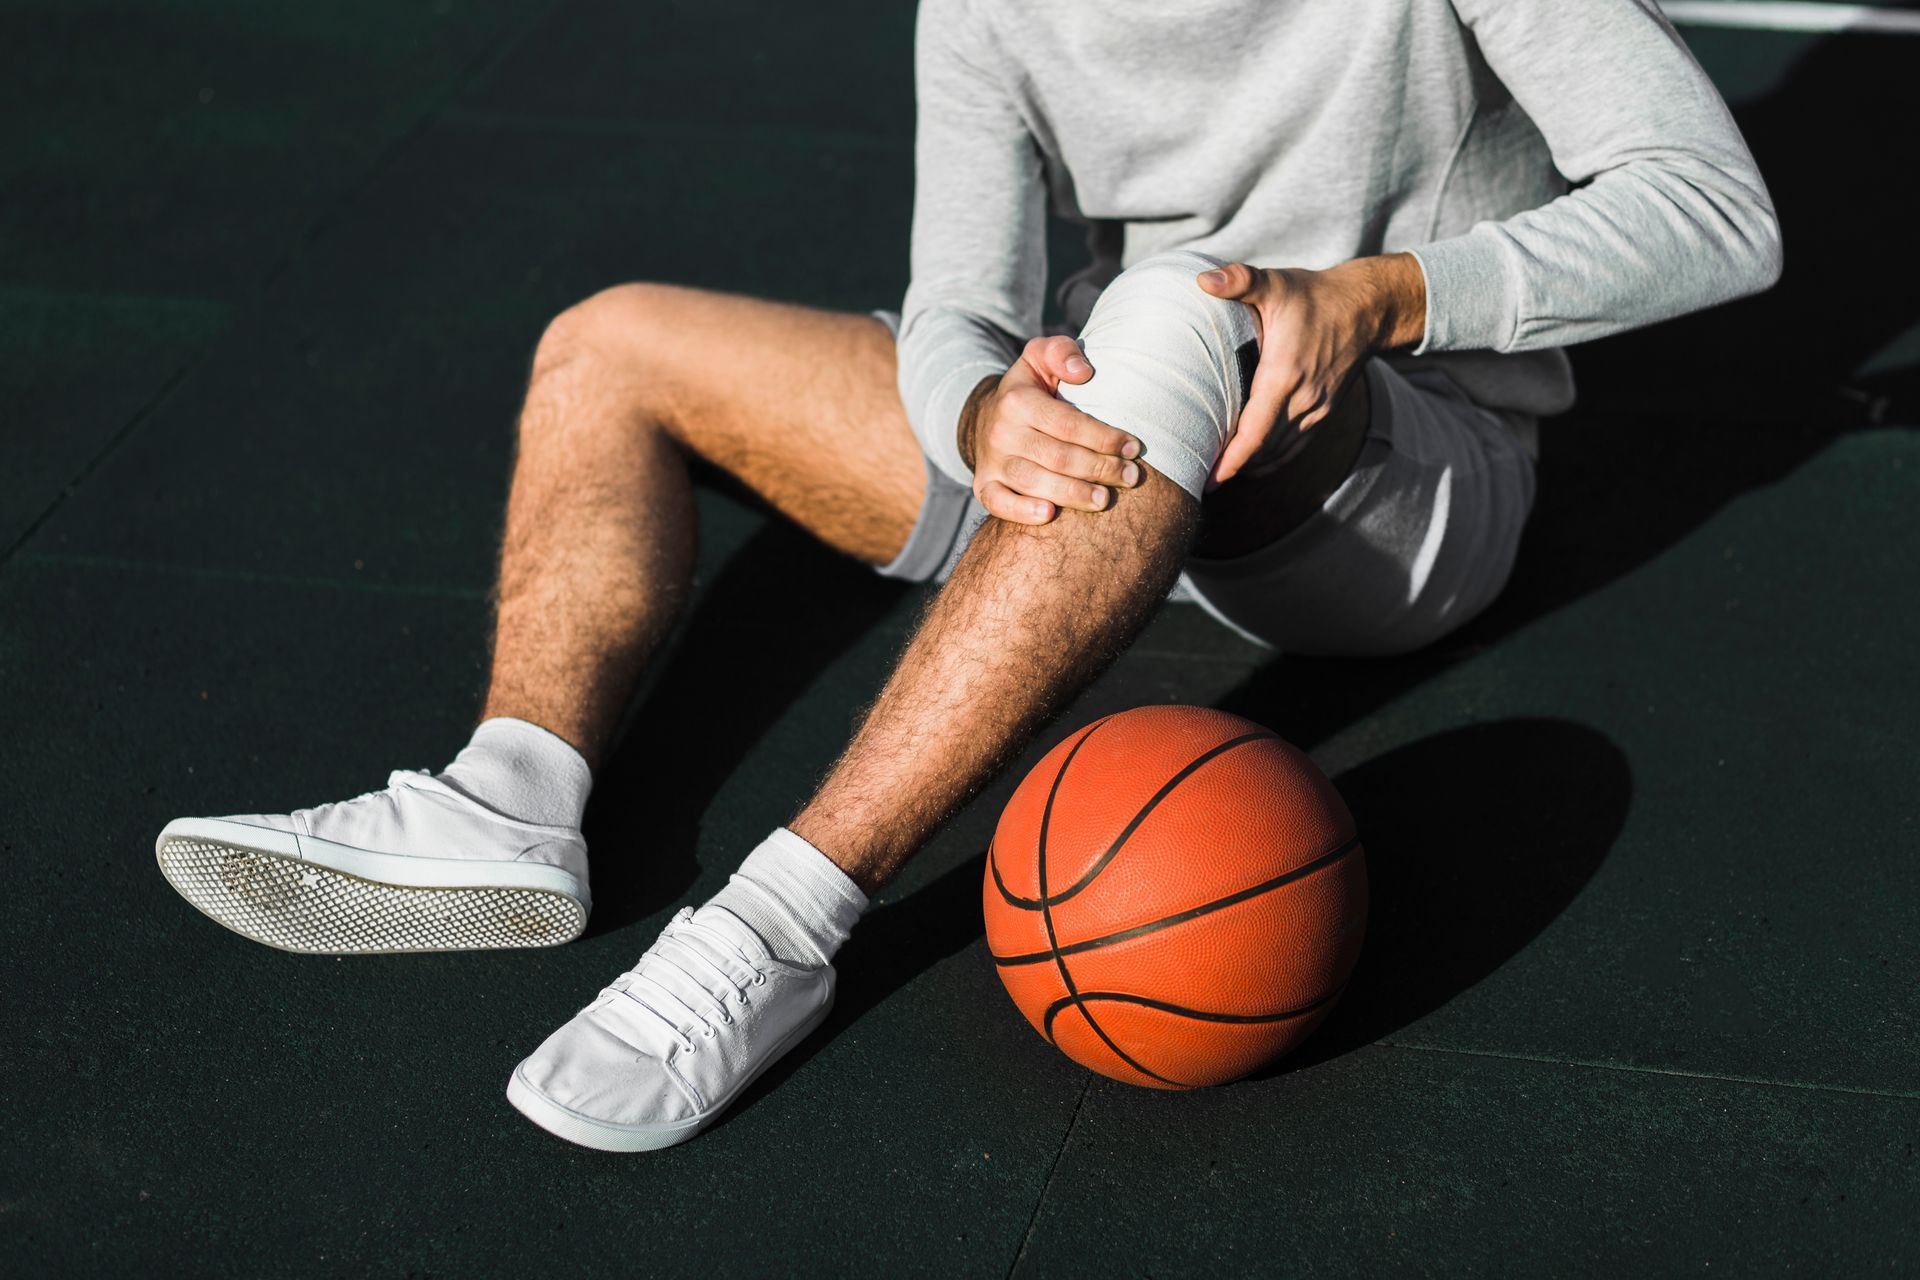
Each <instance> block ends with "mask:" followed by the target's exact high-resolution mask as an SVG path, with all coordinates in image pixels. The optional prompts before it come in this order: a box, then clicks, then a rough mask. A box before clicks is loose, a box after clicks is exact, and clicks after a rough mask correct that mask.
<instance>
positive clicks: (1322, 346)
mask: <svg viewBox="0 0 1920 1280" xmlns="http://www.w3.org/2000/svg"><path fill="white" fill-rule="evenodd" d="M1199 280H1200V287H1201V288H1202V289H1203V290H1205V291H1206V292H1208V293H1210V294H1212V295H1213V296H1214V297H1216V298H1228V299H1232V300H1235V301H1239V302H1244V303H1246V304H1247V305H1248V306H1250V307H1252V308H1253V309H1254V311H1255V312H1256V313H1258V315H1259V317H1260V364H1259V367H1258V368H1257V369H1255V371H1254V375H1253V387H1252V389H1251V390H1250V391H1249V393H1248V395H1247V403H1246V407H1245V408H1243V409H1242V410H1241V411H1240V422H1239V424H1238V426H1237V427H1236V428H1235V429H1234V433H1233V438H1232V439H1230V440H1228V441H1227V447H1226V448H1225V449H1224V450H1222V451H1221V454H1220V458H1219V460H1218V461H1217V462H1215V463H1214V467H1213V476H1212V481H1213V483H1214V484H1225V483H1226V482H1227V481H1229V480H1231V479H1233V477H1234V476H1235V475H1236V474H1237V473H1238V472H1239V471H1240V469H1241V468H1242V467H1244V466H1246V465H1247V463H1248V462H1250V461H1252V460H1253V458H1254V456H1255V455H1256V454H1258V453H1259V452H1260V451H1261V449H1262V447H1264V446H1266V445H1268V444H1269V443H1271V445H1272V446H1273V447H1274V448H1275V449H1281V448H1284V447H1285V445H1286V442H1287V441H1288V440H1289V439H1291V437H1292V433H1294V432H1297V431H1307V430H1310V429H1312V428H1313V427H1314V426H1316V425H1317V424H1318V423H1319V422H1320V421H1321V420H1322V419H1323V418H1325V417H1326V416H1327V414H1328V413H1330V412H1331V411H1332V409H1333V406H1334V404H1335V402H1337V401H1338V400H1339V398H1340V396H1341V394H1342V393H1343V392H1345V391H1346V389H1347V384H1348V383H1349V382H1351V381H1352V380H1353V376H1354V375H1355V374H1356V373H1358V372H1359V370H1360V367H1361V365H1362V364H1363V363H1364V362H1365V361H1366V359H1367V357H1369V356H1371V355H1375V354H1377V353H1379V352H1382V351H1390V350H1393V349H1395V348H1398V347H1411V346H1416V345H1418V344H1419V342H1420V339H1421V337H1422V335H1423V334H1424V332H1425V330H1426V318H1427V291H1426V276H1425V275H1424V274H1423V273H1422V272H1421V270H1420V264H1419V262H1418V260H1416V259H1415V258H1414V257H1413V255H1412V254H1407V253H1395V254H1388V255H1386V256H1384V257H1378V258H1356V259H1354V260H1353V261H1351V262H1343V263H1341V264H1340V265H1339V266H1337V267H1330V268H1328V269H1327V270H1325V271H1306V270H1301V269H1299V268H1283V269H1276V268H1272V267H1250V266H1248V265H1247V264H1246V263H1244V262H1235V263H1230V264H1229V265H1227V266H1225V267H1221V268H1219V269H1218V270H1215V271H1203V272H1201V273H1200V277H1199Z"/></svg>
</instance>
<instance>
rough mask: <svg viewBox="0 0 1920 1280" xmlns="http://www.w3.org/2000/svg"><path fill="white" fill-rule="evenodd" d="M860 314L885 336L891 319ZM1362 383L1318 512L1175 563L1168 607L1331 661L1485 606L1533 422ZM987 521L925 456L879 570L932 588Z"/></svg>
mask: <svg viewBox="0 0 1920 1280" xmlns="http://www.w3.org/2000/svg"><path fill="white" fill-rule="evenodd" d="M874 315H876V316H877V317H878V318H879V319H881V320H882V321H883V322H885V323H886V324H887V325H888V326H889V327H890V328H892V329H893V330H894V332H895V333H898V332H899V316H898V315H897V314H895V313H893V312H882V311H876V312H875V313H874ZM1098 367H1099V366H1098V364H1096V368H1098ZM1366 377H1367V379H1368V382H1369V389H1370V390H1371V391H1372V393H1373V394H1372V399H1373V409H1372V413H1373V417H1372V421H1371V423H1370V424H1369V426H1368V430H1367V439H1366V443H1365V444H1364V445H1363V446H1362V447H1361V451H1360V456H1359V460H1358V462H1357V463H1356V465H1355V466H1354V469H1353V473H1352V474H1351V475H1349V476H1348V477H1347V479H1346V481H1345V482H1344V483H1343V484H1341V486H1340V487H1339V488H1338V489H1336V490H1335V491H1334V492H1333V494H1332V495H1331V496H1330V497H1328V499H1327V501H1326V503H1325V505H1324V506H1323V507H1322V508H1321V509H1320V510H1319V511H1317V512H1315V513H1314V514H1313V515H1312V516H1309V517H1308V518H1307V520H1306V522H1305V523H1304V524H1302V525H1301V526H1300V527H1299V528H1297V529H1295V530H1293V531H1292V532H1291V533H1288V534H1287V535H1285V536H1284V537H1282V538H1280V539H1279V540H1278V541H1276V542H1273V543H1270V544H1269V545H1267V546H1265V547H1262V548H1261V549H1260V550H1258V551H1255V552H1252V553H1250V554H1248V555H1244V556H1238V557H1235V558H1234V559H1231V560H1206V559H1201V558H1199V557H1189V558H1188V560H1187V563H1186V566H1185V568H1184V571H1183V572H1182V573H1181V575H1180V580H1179V583H1178V584H1177V585H1176V586H1175V588H1174V590H1173V593H1172V595H1171V596H1170V597H1169V598H1170V599H1172V600H1176V601H1188V602H1192V603H1195V604H1198V605H1199V606H1200V607H1201V608H1202V609H1205V610H1206V611H1207V612H1208V613H1209V614H1211V615H1212V616H1213V617H1215V618H1217V619H1219V620H1220V621H1221V622H1223V623H1225V624H1226V625H1227V626H1229V627H1231V628H1233V629H1234V630H1235V631H1237V632H1239V633H1241V634H1242V635H1244V636H1246V637H1248V638H1249V639H1252V640H1254V641H1256V642H1258V643H1260V644H1264V645H1268V646H1270V647H1273V648H1276V649H1280V650H1282V651H1285V652H1290V653H1301V654H1322V655H1336V656H1363V655H1383V654H1395V653H1406V652H1409V651H1411V650H1414V649H1418V648H1420V647H1422V646H1424V645H1427V644H1431V643H1432V642H1433V641H1435V640H1438V639H1439V638H1440V637H1442V636H1444V635H1446V634H1447V633H1448V632H1449V631H1452V630H1453V629H1455V628H1456V627H1459V626H1460V625H1461V624H1463V623H1465V622H1467V621H1468V620H1469V619H1471V618H1473V617H1474V616H1475V615H1477V614H1478V613H1480V611H1481V610H1483V609H1485V608H1486V607H1487V606H1488V605H1489V604H1491V603H1493V600H1494V598H1495V597H1496V596H1498V595H1499V594H1500V590H1501V588H1502V587H1504V586H1505V585H1506V582H1507V577H1508V575H1509V573H1511V571H1512V569H1513V561H1514V554H1515V552H1516V550H1517V549H1518V547H1519V543H1520V532H1521V529H1522V528H1523V527H1524V526H1525V524H1526V521H1527V515H1528V513H1529V512H1530V511H1531V510H1532V509H1533V493H1534V475H1533V457H1532V452H1531V447H1532V444H1531V442H1532V433H1533V430H1534V423H1533V421H1532V420H1531V419H1529V418H1524V417H1521V416H1518V415H1512V414H1500V413H1496V412H1494V411H1492V410H1489V409H1485V408H1482V407H1480V406H1478V405H1476V404H1474V403H1473V402H1472V401H1471V400H1469V399H1468V398H1467V396H1466V394H1465V393H1464V392H1463V391H1461V390H1460V388H1459V387H1458V386H1457V385H1456V384H1455V383H1454V382H1453V380H1452V379H1451V378H1449V377H1447V376H1446V375H1445V374H1444V373H1441V372H1438V371H1435V370H1409V371H1402V370H1399V369H1396V368H1394V367H1392V366H1390V365H1388V364H1385V363H1384V362H1382V361H1380V360H1372V361H1369V362H1368V364H1367V366H1366ZM1096 416H1097V415H1096ZM1116 425H1121V424H1116ZM1125 425H1126V426H1127V429H1129V430H1135V434H1139V432H1138V431H1137V430H1136V429H1135V424H1125ZM1151 449H1152V446H1151V445H1150V446H1149V451H1150V452H1151ZM986 517H987V513H986V510H985V509H984V508H983V507H981V505H980V503H979V501H978V500H977V499H975V498H974V496H973V494H972V492H971V490H969V489H968V488H967V487H966V486H965V485H963V484H961V483H959V482H958V481H956V480H954V479H952V478H951V477H949V476H948V475H947V474H946V473H945V472H943V471H941V470H939V469H938V468H937V467H935V466H934V465H933V463H932V461H931V460H929V461H928V462H927V492H926V497H925V499H924V500H923V501H922V502H921V506H920V514H919V517H918V519H916V520H915V521H914V526H913V532H912V534H911V535H910V536H909V537H908V539H907V544H906V546H905V547H903V548H902V549H901V551H900V554H899V555H898V556H896V557H895V558H894V559H893V561H892V562H891V563H889V564H887V565H884V566H882V567H881V569H880V572H881V573H883V574H885V575H887V576H888V577H894V578H905V579H908V580H911V581H915V582H926V581H944V580H945V579H946V576H947V574H948V573H949V572H951V571H952V569H953V566H954V564H955V563H956V562H957V561H958V560H959V558H960V554H961V553H962V552H963V551H965V550H966V546H967V542H968V540H969V539H971V538H972V536H973V533H974V530H975V529H977V528H979V526H980V523H981V521H983V520H985V519H986Z"/></svg>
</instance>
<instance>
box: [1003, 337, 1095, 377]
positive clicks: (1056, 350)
mask: <svg viewBox="0 0 1920 1280" xmlns="http://www.w3.org/2000/svg"><path fill="white" fill-rule="evenodd" d="M1020 358H1021V359H1022V360H1024V361H1026V362H1027V363H1028V364H1029V365H1031V366H1032V367H1033V368H1034V369H1035V370H1036V371H1037V372H1038V373H1039V374H1040V375H1041V376H1042V377H1043V378H1044V379H1045V380H1046V383H1047V389H1048V390H1049V391H1051V390H1053V389H1054V388H1055V387H1058V386H1059V385H1060V384H1061V383H1063V382H1069V383H1079V382H1085V381H1086V380H1087V379H1088V378H1091V377H1092V376H1093V366H1092V365H1091V364H1089V363H1087V357H1086V353H1085V352H1083V351H1081V350H1080V344H1079V343H1077V342H1075V341H1074V340H1073V339H1072V338H1069V337H1067V336H1065V335H1064V334H1062V335H1059V336H1056V337H1052V338H1035V339H1033V340H1032V341H1030V342H1028V343H1027V345H1026V348H1025V349H1024V350H1023V351H1022V352H1021V353H1020Z"/></svg>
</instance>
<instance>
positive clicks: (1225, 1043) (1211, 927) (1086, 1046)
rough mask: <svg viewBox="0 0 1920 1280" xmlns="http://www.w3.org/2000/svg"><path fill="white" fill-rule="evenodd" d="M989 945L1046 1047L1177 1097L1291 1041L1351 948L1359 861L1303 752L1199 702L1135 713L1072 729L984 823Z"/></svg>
mask: <svg viewBox="0 0 1920 1280" xmlns="http://www.w3.org/2000/svg"><path fill="white" fill-rule="evenodd" d="M984 906H985V913H986V930H987V944H988V948H989V949H990V950H991V952H992V954H993V960H994V964H995V966H996V968H997V969H998V971H999V974H1000V978H1001V981H1002V982H1004V983H1005V984H1006V988H1007V991H1008V994H1010V995H1011V996H1012V997H1013V1001H1014V1003H1015V1004H1016V1005H1017V1006H1019V1008H1020V1012H1021V1013H1023V1014H1025V1015H1026V1018H1027V1021H1028V1022H1030V1023H1032V1024H1033V1027H1034V1030H1036V1031H1038V1032H1039V1033H1040V1034H1041V1035H1043V1036H1045V1037H1046V1038H1047V1039H1048V1040H1049V1041H1051V1042H1052V1043H1053V1044H1054V1045H1056V1046H1057V1047H1058V1048H1059V1049H1060V1050H1061V1052H1063V1053H1065V1054H1066V1055H1067V1056H1068V1057H1070V1058H1072V1059H1073V1060H1074V1061H1075V1062H1078V1063H1080V1064H1081V1065H1082V1066H1086V1067H1089V1068H1091V1069H1093V1070H1095V1071H1098V1072H1100V1073H1102V1074H1103V1075H1108V1076H1111V1077H1113V1078H1114V1079H1116V1080H1123V1081H1126V1082H1127V1083H1129V1084H1140V1085H1148V1086H1151V1087H1154V1088H1161V1089H1185V1088H1193V1087H1196V1086H1200V1085H1211V1084H1224V1083H1226V1082H1227V1081H1229V1080H1235V1079H1238V1078H1239V1077H1241V1076H1244V1075H1246V1074H1248V1073H1249V1072H1252V1071H1255V1070H1258V1069H1259V1068H1261V1067H1263V1066H1265V1065H1266V1064H1268V1063H1270V1062H1272V1061H1274V1060H1275V1059H1277V1058H1279V1057H1280V1056H1281V1055H1283V1054H1285V1053H1286V1052H1287V1051H1289V1050H1290V1049H1292V1048H1293V1047H1294V1046H1296V1045H1298V1044H1299V1043H1300V1042H1301V1041H1302V1040H1304V1039H1306V1037H1307V1036H1308V1034H1309V1033H1311V1032H1312V1030H1313V1028H1314V1027H1315V1026H1317V1025H1318V1024H1319V1022H1320V1021H1321V1019H1322V1018H1324V1017H1325V1016H1326V1014H1327V1012H1328V1010H1329V1009H1331V1008H1332V1006H1333V1002H1334V1001H1335V1000H1336V999H1337V998H1338V997H1339V995H1340V992H1341V990H1342V988H1343V987H1344V985H1345V983H1346V981H1347V976H1348V975H1349V974H1350V973H1351V972H1352V971H1353V964H1354V961H1355V959H1356V958H1357V957H1358V956H1359V952H1360V942H1361V938H1362V935H1363V934H1364V931H1365V924H1366V914H1367V877H1366V863H1365V858H1364V855H1363V852H1362V850H1361V847H1360V841H1359V837H1358V835H1357V834H1356V833H1355V831H1354V826H1353V818H1352V817H1351V815H1349V814H1348V813H1347V807H1346V805H1345V804H1344V803H1343V802H1342V801H1341V799H1340V794H1339V792H1337V791H1335V790H1334V788H1333V784H1332V783H1330V782H1328V781H1327V778H1326V775H1325V774H1323V773H1321V772H1320V770H1319V768H1318V767H1316V766H1315V765H1314V763H1313V761H1311V760H1309V759H1308V758H1307V757H1306V755H1305V754H1304V753H1302V752H1300V751H1299V750H1297V749H1295V748H1294V747H1292V746H1290V745H1288V744H1287V743H1285V742H1283V741H1281V740H1280V738H1279V737H1277V736H1276V735H1275V734H1273V733H1272V732H1271V731H1269V730H1267V729H1264V728H1262V727H1261V726H1259V725H1257V724H1254V723H1253V722H1252V721H1250V720H1244V719H1242V718H1240V717H1239V716H1235V715H1230V714H1228V713H1227V712H1224V711H1216V710H1213V709H1211V708H1206V707H1180V706H1166V707H1138V708H1135V709H1134V710H1131V711H1124V712H1121V713H1119V714H1118V715H1112V716H1108V717H1106V718H1105V719H1102V720H1098V721H1095V722H1094V723H1093V724H1091V725H1088V726H1087V727H1086V728H1084V729H1082V730H1080V731H1078V732H1077V733H1074V734H1072V735H1070V736H1069V737H1068V738H1067V739H1066V740H1065V741H1064V742H1062V743H1060V745H1059V746H1057V747H1055V748H1054V749H1053V750H1052V751H1050V752H1048V753H1047V755H1046V758H1045V759H1043V760H1041V761H1040V763H1039V764H1038V765H1036V766H1034V769H1033V772H1031V773H1029V774H1028V775H1027V777H1026V779H1025V780H1024V781H1022V782H1021V784H1020V786H1019V788H1018V789H1017V790H1016V791H1015V792H1014V794H1013V798H1012V799H1011V800H1009V801H1008V802H1007V807H1006V809H1005V811H1004V812H1003V813H1002V814H1001V815H1000V824H999V827H998V828H997V829H996V831H995V833H994V839H993V846H992V848H991V849H990V850H989V851H988V855H987V874H986V885H985V889H984Z"/></svg>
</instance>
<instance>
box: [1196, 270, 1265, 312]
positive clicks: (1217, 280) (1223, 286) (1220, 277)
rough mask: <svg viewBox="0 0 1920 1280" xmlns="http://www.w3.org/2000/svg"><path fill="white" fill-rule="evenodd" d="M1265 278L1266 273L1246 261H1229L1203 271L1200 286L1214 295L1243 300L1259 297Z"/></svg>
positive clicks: (1249, 300)
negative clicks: (1255, 268) (1223, 264)
mask: <svg viewBox="0 0 1920 1280" xmlns="http://www.w3.org/2000/svg"><path fill="white" fill-rule="evenodd" d="M1265 279H1266V276H1265V273H1263V272H1259V271H1255V270H1254V269H1253V268H1252V267H1250V266H1248V265H1247V264H1246V263H1244V262H1229V263H1228V264H1227V265H1226V266H1224V267H1215V268H1214V269H1213V270H1211V271H1202V272H1201V273H1200V276H1199V280H1200V287H1201V288H1202V289H1204V290H1205V291H1206V292H1208V293H1210V294H1212V295H1213V296H1214V297H1216V298H1237V299H1239V300H1240V301H1241V302H1252V301H1254V300H1255V299H1256V298H1258V297H1259V296H1260V293H1261V292H1262V285H1263V283H1264V282H1265Z"/></svg>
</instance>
